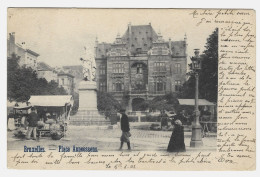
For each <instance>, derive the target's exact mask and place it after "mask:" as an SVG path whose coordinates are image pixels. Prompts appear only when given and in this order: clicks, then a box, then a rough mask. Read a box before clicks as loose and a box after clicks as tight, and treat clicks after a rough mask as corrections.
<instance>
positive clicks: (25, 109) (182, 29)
mask: <svg viewBox="0 0 260 177" xmlns="http://www.w3.org/2000/svg"><path fill="white" fill-rule="evenodd" d="M7 18H8V20H7V23H8V29H7V31H8V33H7V34H6V35H7V115H6V116H7V122H8V125H7V129H6V131H7V165H8V168H10V169H81V170H186V171H187V170H215V171H224V170H255V168H256V128H255V126H256V120H255V119H256V117H255V111H256V110H255V96H256V91H255V67H256V66H255V63H256V58H255V56H256V55H255V54H256V50H255V44H256V30H255V29H256V20H255V11H254V10H250V9H248V10H247V9H90V8H80V9H77V8H8V15H7Z"/></svg>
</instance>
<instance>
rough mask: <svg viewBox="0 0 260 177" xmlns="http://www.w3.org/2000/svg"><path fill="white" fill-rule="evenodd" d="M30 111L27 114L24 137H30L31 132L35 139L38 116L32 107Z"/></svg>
mask: <svg viewBox="0 0 260 177" xmlns="http://www.w3.org/2000/svg"><path fill="white" fill-rule="evenodd" d="M31 111H32V112H31V113H30V114H29V115H28V122H29V128H28V131H27V134H26V139H27V140H29V139H31V135H32V133H33V140H36V127H37V123H38V121H39V116H38V114H37V113H36V109H35V108H34V107H32V108H31Z"/></svg>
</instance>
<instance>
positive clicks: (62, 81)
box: [58, 70, 74, 95]
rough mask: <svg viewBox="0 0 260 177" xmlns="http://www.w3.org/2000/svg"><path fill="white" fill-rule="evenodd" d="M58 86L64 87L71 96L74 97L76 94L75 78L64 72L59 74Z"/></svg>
mask: <svg viewBox="0 0 260 177" xmlns="http://www.w3.org/2000/svg"><path fill="white" fill-rule="evenodd" d="M58 84H59V86H62V87H63V88H64V89H65V90H66V92H67V93H68V94H69V95H72V94H73V92H74V76H73V75H71V74H69V73H66V72H64V71H62V70H61V71H60V72H59V73H58Z"/></svg>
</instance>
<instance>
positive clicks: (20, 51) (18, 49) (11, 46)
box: [7, 33, 39, 70]
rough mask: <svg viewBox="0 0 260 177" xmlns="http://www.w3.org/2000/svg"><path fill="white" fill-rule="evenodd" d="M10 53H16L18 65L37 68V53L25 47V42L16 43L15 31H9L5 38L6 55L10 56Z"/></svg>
mask: <svg viewBox="0 0 260 177" xmlns="http://www.w3.org/2000/svg"><path fill="white" fill-rule="evenodd" d="M12 54H16V55H17V56H19V57H20V60H19V65H20V66H25V67H30V68H32V69H33V70H37V58H38V56H39V54H38V53H36V52H34V51H32V50H30V49H27V48H26V45H25V42H23V43H22V44H18V43H16V42H15V33H10V34H9V38H8V39H7V57H8V58H10V57H11V56H12Z"/></svg>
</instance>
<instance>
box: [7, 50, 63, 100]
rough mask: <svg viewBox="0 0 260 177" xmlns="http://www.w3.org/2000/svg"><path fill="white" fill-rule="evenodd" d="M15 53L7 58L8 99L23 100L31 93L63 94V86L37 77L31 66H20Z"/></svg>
mask: <svg viewBox="0 0 260 177" xmlns="http://www.w3.org/2000/svg"><path fill="white" fill-rule="evenodd" d="M19 59H20V58H19V57H17V56H16V55H15V54H13V55H12V56H11V58H8V59H7V98H8V100H9V101H17V102H25V101H28V100H29V98H30V96H31V95H65V94H67V93H66V91H65V90H64V88H63V87H59V86H58V84H57V83H56V82H55V81H51V82H47V80H46V79H44V78H38V77H37V73H36V71H34V70H33V69H32V68H26V67H24V66H23V67H20V66H19V64H18V63H19Z"/></svg>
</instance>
